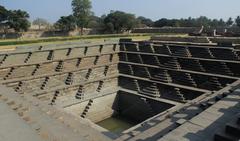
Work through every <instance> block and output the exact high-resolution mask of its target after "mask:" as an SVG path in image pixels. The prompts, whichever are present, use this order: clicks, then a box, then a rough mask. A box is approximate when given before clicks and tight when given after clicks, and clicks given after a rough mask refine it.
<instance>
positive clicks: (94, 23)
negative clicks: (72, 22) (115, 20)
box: [87, 16, 104, 28]
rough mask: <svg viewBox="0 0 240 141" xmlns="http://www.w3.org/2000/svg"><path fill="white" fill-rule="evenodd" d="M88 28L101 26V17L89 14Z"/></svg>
mask: <svg viewBox="0 0 240 141" xmlns="http://www.w3.org/2000/svg"><path fill="white" fill-rule="evenodd" d="M87 27H88V28H102V27H104V25H103V18H101V17H97V16H91V17H90V20H89V22H88V26H87Z"/></svg>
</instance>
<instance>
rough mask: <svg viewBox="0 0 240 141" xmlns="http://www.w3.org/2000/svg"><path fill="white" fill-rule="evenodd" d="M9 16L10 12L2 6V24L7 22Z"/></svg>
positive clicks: (0, 7) (0, 11)
mask: <svg viewBox="0 0 240 141" xmlns="http://www.w3.org/2000/svg"><path fill="white" fill-rule="evenodd" d="M8 14H9V12H8V10H7V9H5V7H3V6H1V5H0V23H2V22H4V21H6V20H7V17H8Z"/></svg>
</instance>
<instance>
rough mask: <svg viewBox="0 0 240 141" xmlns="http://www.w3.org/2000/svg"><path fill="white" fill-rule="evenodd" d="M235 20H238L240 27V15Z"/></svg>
mask: <svg viewBox="0 0 240 141" xmlns="http://www.w3.org/2000/svg"><path fill="white" fill-rule="evenodd" d="M235 22H236V24H237V26H238V27H240V16H238V17H237V18H236V19H235Z"/></svg>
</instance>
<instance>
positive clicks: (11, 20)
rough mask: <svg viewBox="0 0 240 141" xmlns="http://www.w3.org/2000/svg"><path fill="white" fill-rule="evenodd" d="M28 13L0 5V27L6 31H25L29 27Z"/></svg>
mask: <svg viewBox="0 0 240 141" xmlns="http://www.w3.org/2000/svg"><path fill="white" fill-rule="evenodd" d="M28 18H29V14H28V13H27V12H26V11H22V10H7V9H6V8H5V7H3V6H1V5H0V29H2V30H3V31H5V32H6V31H7V30H9V29H13V30H14V31H16V32H19V31H27V30H28V28H29V27H30V22H29V21H28Z"/></svg>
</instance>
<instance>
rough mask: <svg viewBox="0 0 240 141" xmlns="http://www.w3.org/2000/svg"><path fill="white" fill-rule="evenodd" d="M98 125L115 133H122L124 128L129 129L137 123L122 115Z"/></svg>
mask: <svg viewBox="0 0 240 141" xmlns="http://www.w3.org/2000/svg"><path fill="white" fill-rule="evenodd" d="M97 125H99V126H101V127H103V128H105V129H107V130H109V131H111V132H113V133H116V134H121V133H122V132H123V131H124V130H126V129H129V128H130V127H132V126H134V125H136V123H133V122H131V121H129V120H126V119H123V118H121V117H111V118H108V119H105V120H103V121H101V122H99V123H97Z"/></svg>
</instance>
